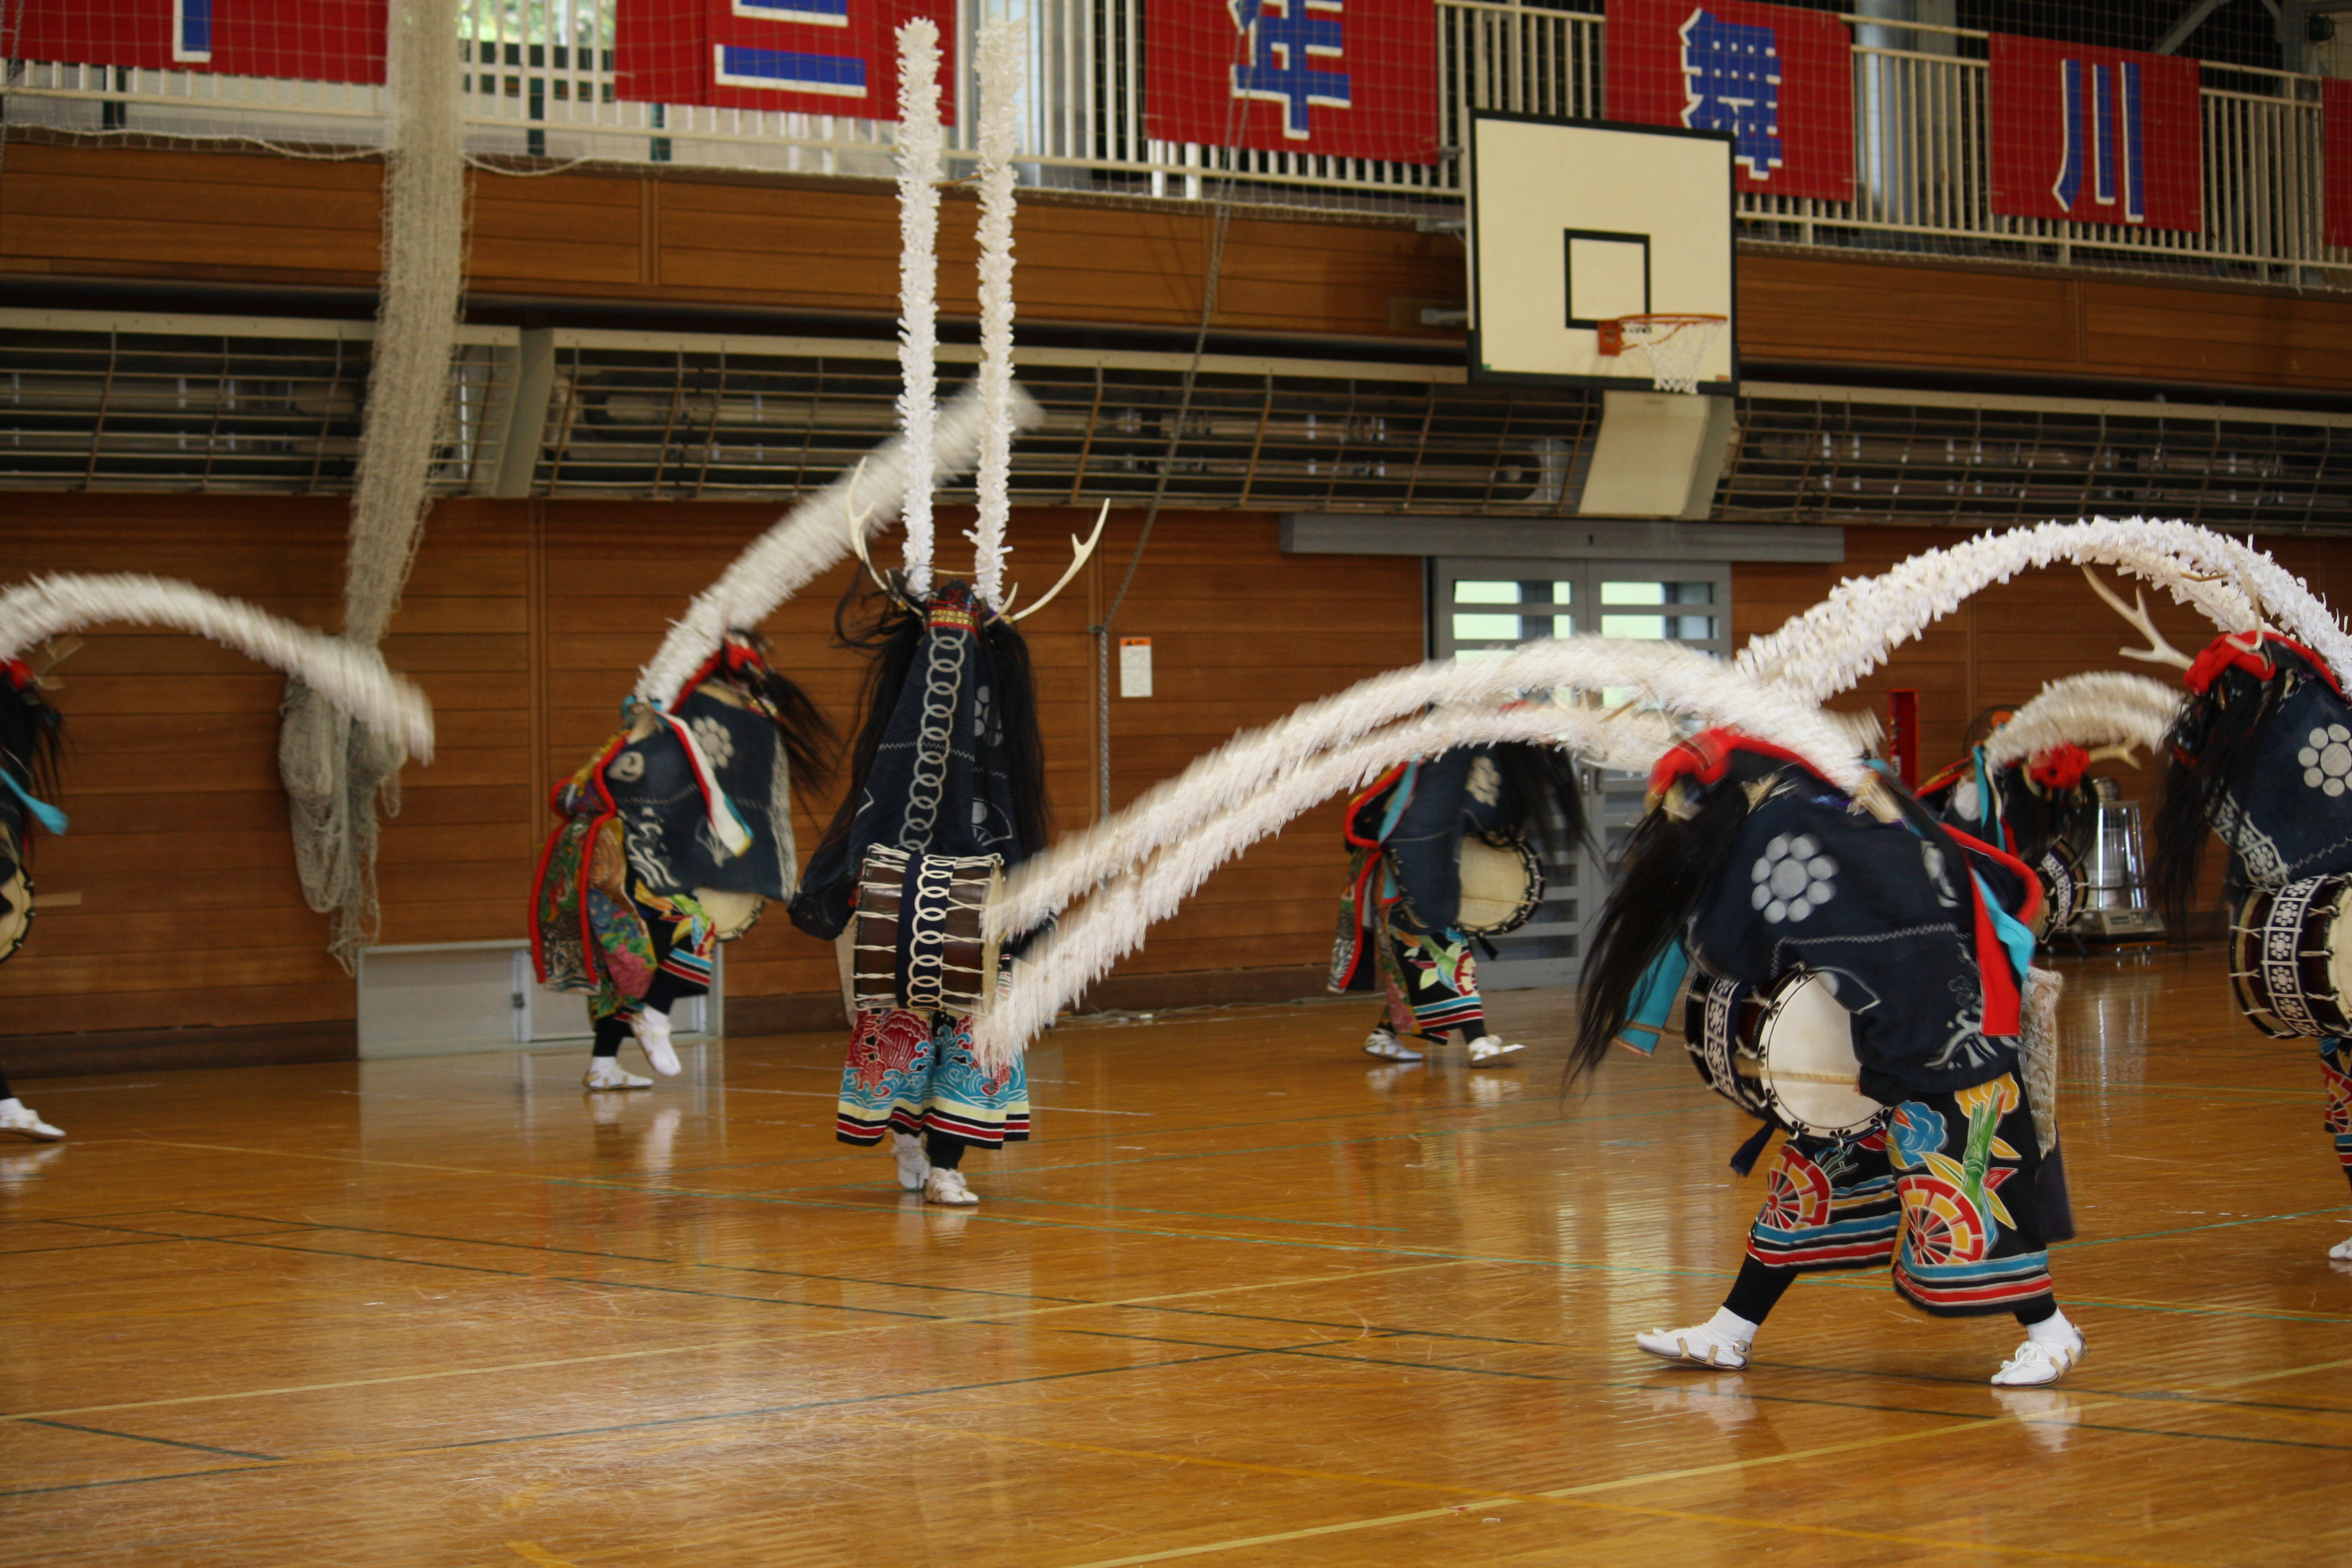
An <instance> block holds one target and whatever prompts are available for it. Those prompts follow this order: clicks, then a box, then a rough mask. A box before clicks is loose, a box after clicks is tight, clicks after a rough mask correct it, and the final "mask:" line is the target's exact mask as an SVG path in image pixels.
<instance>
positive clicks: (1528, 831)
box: [1487, 741, 1591, 855]
mask: <svg viewBox="0 0 2352 1568" xmlns="http://www.w3.org/2000/svg"><path fill="white" fill-rule="evenodd" d="M1487 754H1488V755H1490V756H1492V757H1493V758H1494V759H1495V770H1496V772H1497V773H1501V774H1502V775H1503V805H1504V810H1505V814H1506V815H1507V816H1509V817H1511V818H1512V819H1513V825H1514V826H1515V827H1516V829H1517V833H1518V836H1519V837H1522V838H1526V839H1530V840H1533V841H1535V842H1537V843H1539V844H1541V845H1542V846H1543V847H1545V848H1546V849H1548V850H1549V851H1551V853H1553V854H1554V855H1562V854H1566V853H1567V852H1568V851H1569V850H1570V849H1572V848H1574V847H1576V846H1577V845H1580V844H1590V843H1591V832H1590V830H1589V829H1588V827H1587V826H1586V818H1585V815H1584V790H1583V787H1582V785H1581V784H1579V783H1578V781H1577V776H1576V759H1575V757H1573V756H1571V755H1570V753H1568V752H1563V751H1561V750H1560V749H1559V747H1557V746H1545V745H1538V744H1537V743H1536V742H1532V741H1502V742H1496V744H1495V745H1493V746H1491V747H1489V748H1488V749H1487Z"/></svg>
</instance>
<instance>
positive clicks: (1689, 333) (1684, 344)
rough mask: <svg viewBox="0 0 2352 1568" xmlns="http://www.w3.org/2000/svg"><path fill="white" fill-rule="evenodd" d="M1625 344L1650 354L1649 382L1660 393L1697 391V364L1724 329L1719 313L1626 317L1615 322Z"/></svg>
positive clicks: (1698, 364)
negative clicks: (1711, 314)
mask: <svg viewBox="0 0 2352 1568" xmlns="http://www.w3.org/2000/svg"><path fill="white" fill-rule="evenodd" d="M1618 325H1619V329H1620V330H1621V331H1622V332H1623V333H1624V335H1625V346H1626V347H1627V348H1629V349H1632V348H1638V349H1640V350H1641V351H1642V352H1643V353H1646V354H1647V355H1649V357H1650V384H1651V385H1652V386H1654V387H1656V388H1657V389H1658V390H1659V391H1660V392H1696V391H1697V390H1698V367H1699V366H1700V365H1701V364H1702V363H1706V351H1707V350H1709V349H1711V348H1713V347H1714V346H1715V335H1716V333H1717V332H1719V331H1723V325H1724V318H1723V317H1721V316H1627V317H1626V318H1624V320H1623V321H1621V322H1619V323H1618Z"/></svg>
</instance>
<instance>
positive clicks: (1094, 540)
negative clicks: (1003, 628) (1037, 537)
mask: <svg viewBox="0 0 2352 1568" xmlns="http://www.w3.org/2000/svg"><path fill="white" fill-rule="evenodd" d="M1109 521H1110V502H1108V501H1105V502H1103V503H1102V510H1101V511H1099V512H1097V513H1096V514H1095V531H1094V534H1093V536H1092V537H1091V538H1089V539H1088V540H1087V542H1085V543H1084V544H1081V543H1079V542H1078V536H1077V535H1076V534H1075V533H1074V534H1072V535H1070V569H1069V570H1068V571H1066V572H1065V573H1063V574H1062V576H1061V580H1060V581H1059V582H1057V583H1055V584H1054V585H1053V586H1052V587H1050V588H1048V589H1046V590H1045V597H1044V598H1042V599H1040V600H1038V601H1037V602H1036V603H1035V604H1034V605H1030V606H1029V607H1028V608H1027V609H1025V610H1024V611H1022V612H1021V613H1020V614H1019V615H1017V616H1005V617H1004V618H1005V619H1006V620H1008V621H1025V620H1027V619H1028V618H1029V617H1030V616H1034V615H1035V614H1036V613H1037V612H1038V611H1040V610H1042V609H1044V608H1045V606H1046V605H1050V604H1052V603H1053V602H1054V595H1056V594H1058V593H1060V592H1061V591H1062V590H1063V589H1064V588H1066V587H1068V586H1069V585H1070V579H1071V578H1073V577H1075V576H1076V575H1077V574H1078V568H1079V567H1081V566H1084V565H1085V564H1086V563H1087V559H1088V558H1089V557H1091V556H1092V555H1093V554H1094V552H1095V546H1096V545H1097V544H1099V543H1101V542H1102V536H1103V528H1104V526H1105V525H1106V524H1108V522H1109ZM1015 592H1018V590H1017V589H1016V590H1015ZM1004 606H1005V608H1006V609H1008V610H1009V609H1011V608H1012V607H1013V595H1011V594H1007V595H1005V596H1004Z"/></svg>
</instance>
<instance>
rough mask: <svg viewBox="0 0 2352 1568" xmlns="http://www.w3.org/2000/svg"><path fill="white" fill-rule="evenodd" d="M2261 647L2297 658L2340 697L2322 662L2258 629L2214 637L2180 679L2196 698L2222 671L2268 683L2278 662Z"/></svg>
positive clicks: (2331, 673)
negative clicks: (2281, 650) (2240, 672)
mask: <svg viewBox="0 0 2352 1568" xmlns="http://www.w3.org/2000/svg"><path fill="white" fill-rule="evenodd" d="M2264 644H2275V645H2276V646H2278V647H2283V648H2285V649H2287V650H2289V651H2290V652H2292V653H2294V654H2295V655H2297V656H2298V657H2300V658H2302V659H2303V661H2304V662H2305V664H2308V665H2309V666H2311V668H2314V669H2315V670H2317V671H2318V672H2319V679H2322V680H2324V681H2326V682H2327V684H2328V685H2329V686H2330V687H2331V688H2333V689H2335V692H2336V696H2338V697H2341V696H2343V695H2344V688H2343V687H2342V686H2340V685H2338V684H2337V682H2336V672H2335V671H2334V670H2332V669H2330V668H2327V661H2326V659H2324V658H2320V657H2319V656H2318V655H2317V654H2315V653H2314V652H2312V651H2311V650H2310V649H2309V648H2307V647H2304V646H2303V645H2302V644H2301V643H2299V642H2297V641H2295V640H2294V638H2293V637H2281V636H2279V635H2278V634H2277V633H2276V632H2266V631H2262V630H2260V629H2257V630H2254V631H2250V632H2224V633H2223V634H2222V635H2221V636H2220V637H2215V638H2214V639H2213V640H2212V641H2211V642H2210V643H2207V644H2206V645H2205V651H2204V652H2203V653H2200V654H2199V655H2198V656H2197V658H2196V661H2195V662H2194V663H2192V664H2191V665H2189V673H2188V674H2186V675H2184V676H2182V677H2181V678H2180V679H2181V680H2182V682H2183V683H2184V684H2186V685H2187V686H2188V688H2189V690H2191V691H2193V692H2195V693H2196V694H2197V695H2198V696H2200V697H2202V696H2204V695H2205V689H2206V688H2208V687H2210V686H2211V685H2212V684H2213V682H2214V681H2216V680H2218V679H2221V672H2222V671H2223V670H2225V669H2242V670H2244V671H2245V672H2246V673H2247V674H2248V675H2251V676H2252V677H2253V678H2254V679H2256V680H2269V679H2272V678H2273V676H2275V675H2277V674H2278V662H2277V661H2276V660H2275V659H2273V658H2271V657H2270V656H2269V655H2268V654H2266V653H2264V652H2263V645H2264Z"/></svg>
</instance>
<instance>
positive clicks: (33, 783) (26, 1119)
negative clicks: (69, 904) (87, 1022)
mask: <svg viewBox="0 0 2352 1568" xmlns="http://www.w3.org/2000/svg"><path fill="white" fill-rule="evenodd" d="M64 732H65V720H64V719H63V717H62V716H60V715H59V714H58V710H56V709H55V708H52V707H50V706H49V704H48V703H47V701H46V700H44V699H43V698H42V696H41V684H40V680H39V678H37V676H36V675H35V674H34V673H33V669H32V667H31V666H30V665H27V664H26V662H25V661H24V660H22V659H16V658H12V659H6V660H0V963H5V961H6V960H7V958H8V957H9V955H10V954H12V953H14V952H16V949H17V948H19V947H21V946H23V945H24V942H25V936H26V932H27V931H30V930H31V929H32V924H33V878H32V872H31V868H30V867H29V865H28V861H29V860H30V858H31V855H32V842H31V840H32V829H33V824H34V823H35V822H39V823H40V824H41V825H42V826H45V827H47V830H48V831H49V832H51V833H61V832H63V831H64V830H65V816H64V814H63V813H62V812H59V811H58V809H57V808H56V807H55V806H53V805H48V804H47V803H46V802H45V801H43V800H42V799H41V798H40V797H41V796H42V795H45V794H48V793H51V791H52V789H53V786H54V785H55V784H56V783H57V762H58V744H59V742H60V739H61V738H62V736H63V734H64ZM64 1136H65V1133H64V1131H61V1130H60V1129H58V1128H55V1127H52V1126H50V1125H49V1124H48V1123H47V1122H46V1121H42V1120H41V1119H40V1117H39V1115H38V1114H37V1113H36V1112H35V1111H34V1110H33V1109H32V1108H31V1107H30V1106H27V1105H26V1104H24V1103H23V1102H22V1101H20V1100H17V1099H16V1092H15V1091H14V1090H13V1089H10V1088H9V1087H8V1079H7V1078H6V1077H5V1075H0V1137H5V1138H26V1139H31V1140H32V1141H33V1142H40V1143H48V1142H56V1141H57V1140H58V1139H60V1138H62V1137H64Z"/></svg>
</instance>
